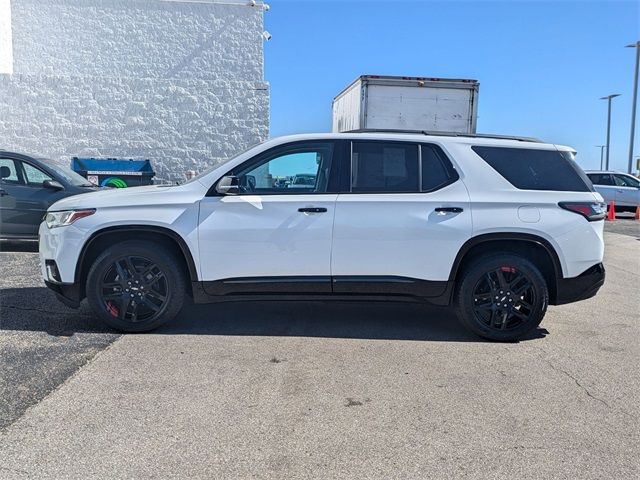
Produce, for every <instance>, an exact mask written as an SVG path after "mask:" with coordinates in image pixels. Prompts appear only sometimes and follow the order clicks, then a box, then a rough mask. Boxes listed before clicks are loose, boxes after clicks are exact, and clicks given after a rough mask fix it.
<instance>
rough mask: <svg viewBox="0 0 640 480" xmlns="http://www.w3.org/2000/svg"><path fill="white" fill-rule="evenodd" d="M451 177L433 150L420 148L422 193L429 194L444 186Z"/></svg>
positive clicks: (448, 170) (426, 146) (440, 158)
mask: <svg viewBox="0 0 640 480" xmlns="http://www.w3.org/2000/svg"><path fill="white" fill-rule="evenodd" d="M452 177H453V172H451V171H450V169H448V168H447V166H446V165H445V163H444V162H443V159H442V157H441V156H440V155H439V154H438V152H437V151H436V149H435V148H433V147H430V146H428V145H423V146H422V191H423V192H430V191H432V190H436V189H438V188H439V187H441V186H442V185H444V184H446V183H448V182H449V180H451V178H452Z"/></svg>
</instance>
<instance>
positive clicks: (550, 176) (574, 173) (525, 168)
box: [472, 146, 592, 192]
mask: <svg viewBox="0 0 640 480" xmlns="http://www.w3.org/2000/svg"><path fill="white" fill-rule="evenodd" d="M472 148H473V151H474V152H476V153H477V154H478V155H479V156H480V157H481V158H482V159H483V160H484V161H485V162H487V163H488V164H489V165H491V167H493V169H494V170H496V171H497V172H498V173H499V174H500V175H502V176H503V177H504V178H505V179H506V180H507V181H508V182H509V183H511V184H512V185H513V186H514V187H516V188H519V189H522V190H557V191H569V192H588V191H590V190H591V189H592V187H591V185H590V182H589V179H588V178H587V177H586V175H585V174H584V173H583V172H582V170H580V167H578V166H577V165H576V164H575V162H573V161H572V160H570V159H568V158H566V157H565V156H563V155H561V154H560V153H559V152H558V151H556V150H533V149H526V148H502V147H479V146H475V147H472Z"/></svg>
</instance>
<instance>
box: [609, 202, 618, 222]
mask: <svg viewBox="0 0 640 480" xmlns="http://www.w3.org/2000/svg"><path fill="white" fill-rule="evenodd" d="M615 219H616V204H615V202H614V201H613V200H611V203H609V212H608V214H607V220H610V221H612V222H613V221H615Z"/></svg>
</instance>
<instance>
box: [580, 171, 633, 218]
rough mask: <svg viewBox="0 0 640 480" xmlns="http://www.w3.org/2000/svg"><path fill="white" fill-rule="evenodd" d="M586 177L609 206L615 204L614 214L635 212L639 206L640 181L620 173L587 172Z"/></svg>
mask: <svg viewBox="0 0 640 480" xmlns="http://www.w3.org/2000/svg"><path fill="white" fill-rule="evenodd" d="M586 174H587V177H589V180H591V182H592V183H593V186H594V187H595V189H596V191H597V192H598V193H599V194H600V195H602V198H604V201H605V202H606V203H607V205H609V204H610V203H611V202H615V206H616V212H635V211H636V208H637V207H638V206H640V180H638V179H637V178H636V177H634V176H633V175H630V174H628V173H622V172H607V171H603V170H587V171H586Z"/></svg>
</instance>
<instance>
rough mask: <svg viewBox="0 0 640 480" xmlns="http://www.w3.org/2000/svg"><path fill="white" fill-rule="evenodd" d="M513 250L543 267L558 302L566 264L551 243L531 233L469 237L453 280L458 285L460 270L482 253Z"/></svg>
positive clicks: (553, 298) (551, 295)
mask: <svg viewBox="0 0 640 480" xmlns="http://www.w3.org/2000/svg"><path fill="white" fill-rule="evenodd" d="M493 252H500V253H511V254H517V255H521V256H523V257H524V258H527V259H528V260H530V261H532V262H533V263H534V265H536V266H537V267H538V268H540V270H541V273H542V275H543V276H544V279H545V281H546V282H547V288H548V289H549V300H550V303H551V304H554V303H555V302H556V298H557V289H558V279H560V278H563V275H562V264H561V263H560V258H559V257H558V253H557V252H556V250H555V248H554V247H553V245H551V243H550V242H549V241H548V240H546V239H544V238H543V237H540V236H538V235H533V234H528V233H515V232H514V233H509V232H504V233H502V232H499V233H487V234H483V235H478V236H476V237H473V238H470V239H469V240H467V241H466V242H465V243H464V245H462V247H461V248H460V250H459V251H458V254H457V255H456V258H455V260H454V262H453V266H452V268H451V273H450V274H449V282H450V284H451V285H456V283H457V280H458V279H459V277H460V274H461V273H462V272H464V270H465V268H466V266H467V265H469V263H470V262H471V261H473V259H474V258H476V255H478V254H480V255H481V254H486V253H493Z"/></svg>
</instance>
